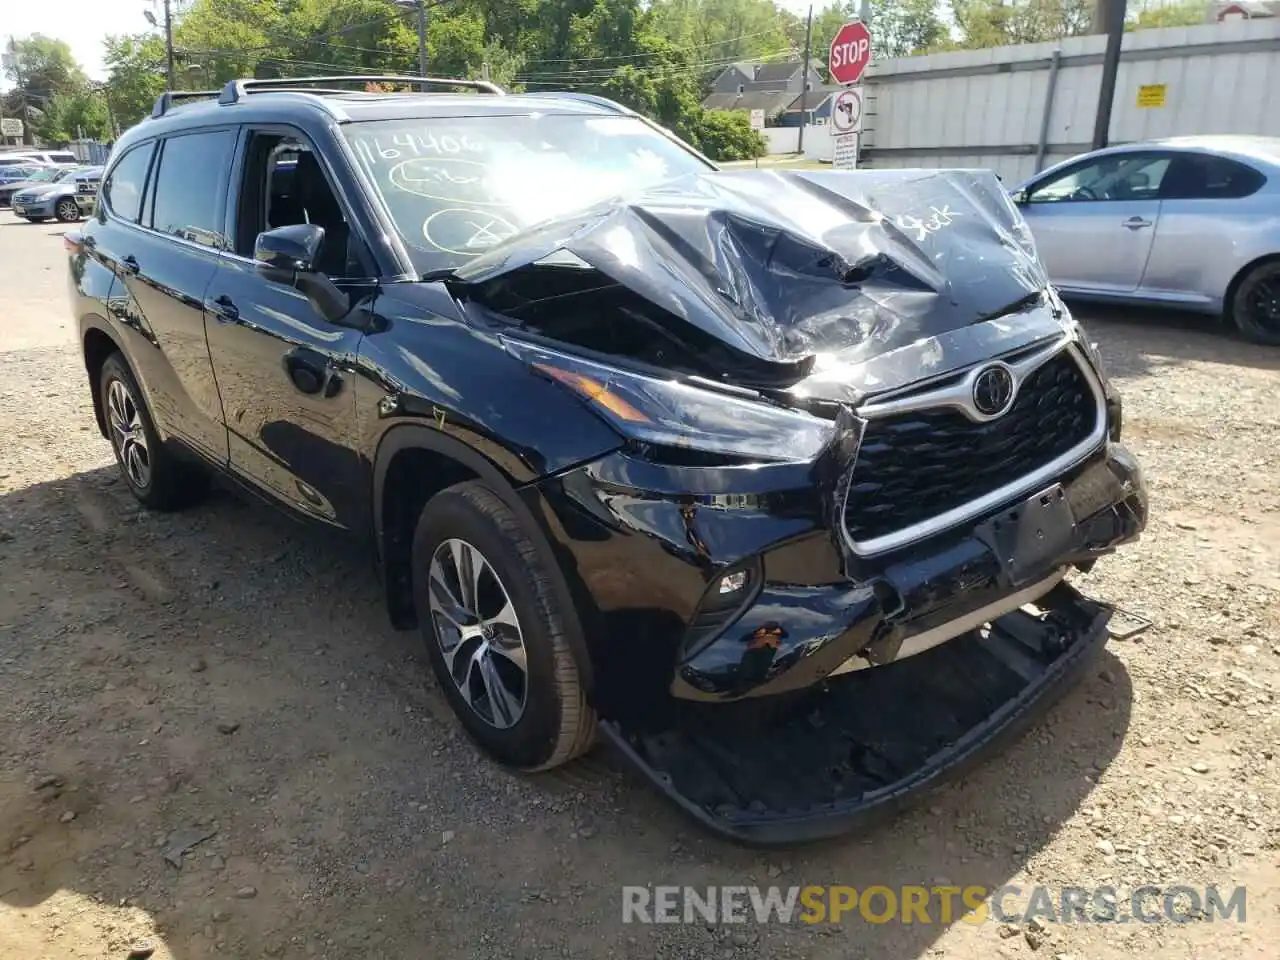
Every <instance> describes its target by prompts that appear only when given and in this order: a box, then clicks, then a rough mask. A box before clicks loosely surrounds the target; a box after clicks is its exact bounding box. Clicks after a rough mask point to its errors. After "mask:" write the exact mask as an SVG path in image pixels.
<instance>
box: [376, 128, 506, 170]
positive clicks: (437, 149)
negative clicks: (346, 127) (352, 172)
mask: <svg viewBox="0 0 1280 960" xmlns="http://www.w3.org/2000/svg"><path fill="white" fill-rule="evenodd" d="M351 143H352V146H353V147H354V149H355V151H356V154H357V156H359V157H360V159H362V160H364V161H365V163H367V164H368V165H369V166H370V167H377V166H378V165H379V164H383V163H394V162H396V161H397V160H405V159H409V158H411V157H464V156H467V155H468V154H470V155H472V156H475V155H480V154H484V153H485V146H484V144H483V143H481V142H479V141H478V140H476V138H475V137H474V136H472V135H471V134H469V133H462V134H458V135H456V136H455V135H454V134H450V133H442V134H439V135H436V134H435V133H432V132H431V131H430V130H423V131H421V132H418V133H397V134H394V135H392V136H388V137H368V136H366V137H352V138H351Z"/></svg>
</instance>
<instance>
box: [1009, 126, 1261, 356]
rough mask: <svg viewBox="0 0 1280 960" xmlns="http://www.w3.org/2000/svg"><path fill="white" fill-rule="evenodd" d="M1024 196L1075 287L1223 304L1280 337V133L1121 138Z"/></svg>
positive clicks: (1206, 307)
mask: <svg viewBox="0 0 1280 960" xmlns="http://www.w3.org/2000/svg"><path fill="white" fill-rule="evenodd" d="M1013 198H1014V202H1015V203H1017V204H1018V206H1019V208H1020V209H1021V210H1022V214H1023V216H1024V217H1025V218H1026V220H1027V223H1028V224H1029V225H1030V227H1031V233H1032V235H1033V236H1034V238H1035V243H1036V248H1037V249H1038V250H1039V252H1040V257H1041V259H1042V260H1043V261H1044V263H1045V266H1046V267H1047V268H1048V270H1049V276H1050V277H1051V278H1052V280H1053V282H1054V284H1055V285H1056V286H1057V287H1058V289H1059V290H1061V291H1062V294H1063V296H1065V297H1067V298H1072V297H1075V298H1077V299H1087V300H1107V301H1113V302H1124V303H1148V304H1158V305H1162V306H1168V307H1181V308H1186V309H1191V310H1196V311H1199V312H1202V313H1209V314H1215V315H1218V316H1221V317H1223V318H1224V319H1225V320H1226V321H1227V322H1229V323H1233V324H1234V325H1235V326H1236V327H1237V328H1238V329H1239V330H1240V332H1241V334H1243V335H1244V336H1246V337H1248V338H1249V339H1250V340H1253V341H1255V342H1257V343H1266V344H1276V345H1280V139H1276V138H1268V137H1241V136H1216V137H1179V138H1176V139H1170V140H1156V141H1149V142H1145V143H1134V144H1127V145H1125V146H1121V147H1110V148H1108V149H1105V150H1097V151H1094V152H1093V153H1088V154H1084V155H1083V156H1078V157H1074V158H1072V159H1071V160H1067V161H1064V162H1062V163H1059V164H1056V165H1055V166H1053V167H1050V168H1049V169H1047V170H1044V171H1042V172H1041V173H1039V174H1037V175H1036V176H1035V177H1033V178H1032V179H1031V180H1029V181H1027V182H1026V183H1024V184H1023V185H1022V186H1021V187H1019V188H1018V189H1017V190H1016V191H1014V193H1013Z"/></svg>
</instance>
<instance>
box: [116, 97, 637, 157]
mask: <svg viewBox="0 0 1280 960" xmlns="http://www.w3.org/2000/svg"><path fill="white" fill-rule="evenodd" d="M534 113H544V114H545V113H555V114H579V115H582V116H609V115H617V114H630V111H629V110H627V109H626V108H625V107H622V106H620V105H618V104H616V103H613V102H612V101H609V100H605V99H603V98H601V97H590V96H586V95H578V94H573V93H522V94H501V95H498V94H490V93H462V94H457V93H365V92H357V91H351V92H340V93H335V92H328V93H323V92H306V91H304V90H296V89H280V90H263V91H260V92H252V93H249V94H247V95H245V96H243V97H242V98H241V99H240V100H238V101H237V102H235V103H219V102H218V100H216V99H208V100H188V101H186V102H181V103H176V104H174V105H171V106H170V107H169V108H168V109H167V111H166V112H165V113H164V114H163V115H162V116H159V117H152V118H149V119H146V120H143V121H142V122H141V123H139V124H137V125H136V126H134V127H132V128H130V129H129V130H128V131H127V132H126V133H124V134H123V135H122V136H121V137H120V140H119V142H118V144H117V145H116V149H115V150H113V151H112V154H113V156H119V155H121V154H123V152H124V151H125V149H127V148H128V146H129V145H130V144H131V143H133V142H134V141H136V140H140V139H143V138H145V137H152V136H163V135H165V134H170V133H175V132H178V131H180V130H185V129H188V128H189V127H191V126H209V125H212V124H217V123H272V122H281V121H289V120H292V121H295V122H300V121H305V120H308V119H309V120H320V121H323V122H328V123H333V122H336V123H358V122H362V121H376V120H405V119H413V118H416V117H472V116H529V115H531V114H534Z"/></svg>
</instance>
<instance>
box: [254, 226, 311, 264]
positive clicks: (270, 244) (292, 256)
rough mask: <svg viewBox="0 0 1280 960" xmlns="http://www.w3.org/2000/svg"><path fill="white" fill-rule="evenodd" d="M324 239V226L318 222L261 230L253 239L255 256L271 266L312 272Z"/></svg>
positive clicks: (259, 261) (262, 262)
mask: <svg viewBox="0 0 1280 960" xmlns="http://www.w3.org/2000/svg"><path fill="white" fill-rule="evenodd" d="M322 243H324V227H317V226H316V225H315V224H314V223H293V224H290V225H289V226H287V227H276V228H275V229H274V230H268V231H266V232H265V233H260V234H258V239H257V240H255V241H254V243H253V259H255V260H257V261H258V263H259V264H260V265H262V266H264V267H268V268H269V269H271V270H287V271H288V272H290V273H312V272H313V271H314V270H315V263H316V260H317V259H318V258H319V256H320V245H321V244H322Z"/></svg>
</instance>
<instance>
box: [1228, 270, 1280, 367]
mask: <svg viewBox="0 0 1280 960" xmlns="http://www.w3.org/2000/svg"><path fill="white" fill-rule="evenodd" d="M1227 308H1228V310H1229V312H1230V319H1231V320H1232V321H1233V322H1234V323H1235V325H1236V329H1238V330H1239V331H1240V335H1241V336H1243V337H1244V338H1245V339H1246V340H1251V341H1253V342H1254V343H1261V344H1265V345H1267V346H1280V260H1268V261H1266V262H1265V263H1260V264H1258V265H1257V266H1255V267H1254V268H1253V269H1252V270H1250V271H1249V272H1248V273H1246V274H1245V275H1244V278H1243V279H1241V281H1240V283H1239V285H1237V286H1236V290H1235V294H1234V295H1233V296H1232V298H1231V302H1230V303H1229V304H1227Z"/></svg>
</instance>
